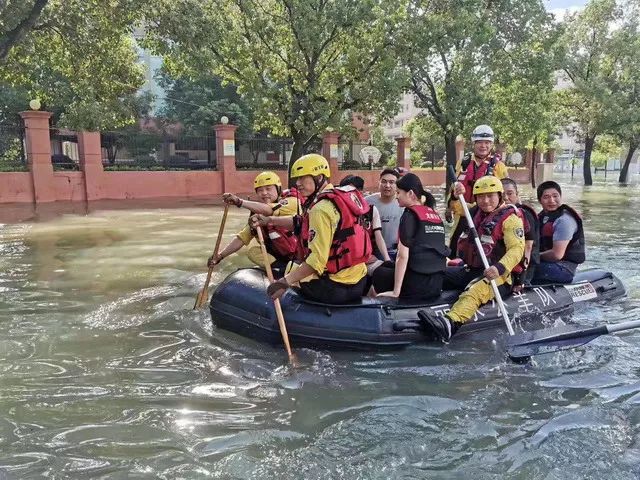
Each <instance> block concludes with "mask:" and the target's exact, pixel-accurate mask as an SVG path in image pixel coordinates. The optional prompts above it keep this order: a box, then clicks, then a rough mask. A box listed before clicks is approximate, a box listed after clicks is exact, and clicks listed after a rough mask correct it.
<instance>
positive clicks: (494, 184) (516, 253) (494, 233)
mask: <svg viewBox="0 0 640 480" xmlns="http://www.w3.org/2000/svg"><path fill="white" fill-rule="evenodd" d="M465 190H466V187H465V185H464V184H462V183H460V182H456V183H455V184H454V193H455V195H464V194H465V193H466V191H465ZM473 194H474V197H475V201H476V204H477V206H476V207H474V208H472V209H471V214H472V218H473V224H474V226H475V228H476V230H477V232H478V237H479V238H480V241H481V242H482V247H483V249H484V251H485V254H486V256H487V260H488V262H489V268H487V269H485V268H484V266H483V264H482V259H481V257H480V255H479V254H478V251H477V248H476V245H475V242H474V240H473V239H472V238H471V236H470V234H469V232H470V231H469V228H465V230H464V231H463V232H462V234H461V235H460V239H459V240H458V256H460V257H461V258H462V259H463V260H464V262H465V263H466V266H463V267H447V270H446V272H445V288H451V287H453V288H455V287H458V288H464V287H465V285H467V284H468V283H469V282H470V281H472V280H474V279H475V278H476V277H478V276H481V279H480V280H479V281H477V282H475V283H473V284H472V285H471V286H470V287H469V288H468V289H467V290H465V291H464V292H463V293H462V294H461V295H460V297H459V298H458V300H457V301H456V302H455V303H454V304H453V306H452V307H451V310H450V311H449V312H447V313H446V314H445V315H444V316H443V317H442V316H438V315H436V314H435V312H433V311H431V310H420V311H419V312H418V317H419V318H420V320H421V323H422V325H423V327H424V328H425V330H427V331H428V332H430V333H431V334H432V335H433V336H435V337H436V338H438V339H440V340H442V341H444V342H448V341H449V340H450V339H451V336H452V335H453V334H454V333H455V332H456V331H457V330H458V328H460V326H461V325H463V324H464V323H466V322H468V321H469V320H470V319H471V318H472V317H473V316H474V315H475V313H476V312H477V311H478V309H479V308H480V307H481V306H482V305H483V304H485V303H487V302H488V301H489V300H492V299H493V298H494V294H493V289H492V287H491V284H490V281H491V280H495V281H496V284H497V285H498V288H499V289H500V293H501V294H502V295H506V294H508V293H510V291H511V281H512V280H511V271H512V270H513V269H514V268H515V267H516V266H517V265H518V264H519V263H520V262H521V261H522V257H523V256H524V224H523V223H522V216H521V215H522V214H521V213H520V211H519V210H518V209H517V208H516V207H514V206H513V205H507V204H506V203H505V202H504V198H503V188H502V183H501V182H500V180H499V179H498V178H497V177H494V176H492V175H489V176H484V177H482V178H480V179H478V180H477V181H476V182H475V183H474V185H473Z"/></svg>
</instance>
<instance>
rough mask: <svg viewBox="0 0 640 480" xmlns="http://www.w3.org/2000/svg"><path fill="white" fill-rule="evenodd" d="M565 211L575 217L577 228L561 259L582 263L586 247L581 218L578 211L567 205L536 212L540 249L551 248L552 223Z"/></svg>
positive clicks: (584, 258) (542, 250)
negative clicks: (549, 210) (538, 221)
mask: <svg viewBox="0 0 640 480" xmlns="http://www.w3.org/2000/svg"><path fill="white" fill-rule="evenodd" d="M565 212H567V213H568V214H569V215H571V216H572V217H573V218H574V219H575V221H576V223H577V224H578V230H577V231H576V233H574V234H573V237H572V238H571V240H570V241H569V245H567V249H566V250H565V252H564V256H563V257H562V259H561V260H564V261H567V262H573V263H578V264H580V263H584V261H585V260H586V248H585V241H584V228H583V226H582V218H581V217H580V215H579V214H578V212H576V211H575V210H574V209H573V208H571V207H570V206H569V205H565V204H562V205H560V207H559V208H558V209H557V210H554V211H553V212H545V211H544V210H543V211H542V212H540V213H539V214H538V220H540V251H541V252H544V251H546V250H551V249H552V248H553V224H554V222H555V221H556V220H557V219H558V218H560V217H561V216H562V214H563V213H565Z"/></svg>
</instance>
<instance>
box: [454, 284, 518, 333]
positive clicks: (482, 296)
mask: <svg viewBox="0 0 640 480" xmlns="http://www.w3.org/2000/svg"><path fill="white" fill-rule="evenodd" d="M504 283H508V284H511V274H506V275H504V276H501V277H498V278H496V285H497V286H498V287H499V286H500V285H503V284H504ZM494 298H495V295H494V293H493V288H491V284H490V283H489V281H488V280H487V279H485V278H484V277H483V278H482V280H479V281H477V282H476V283H474V284H473V285H472V286H471V287H469V289H467V290H465V291H464V292H462V294H461V295H460V297H459V298H458V300H457V301H456V303H454V304H453V306H452V307H451V310H449V312H448V313H447V316H448V317H449V318H450V319H451V320H452V321H453V322H456V323H466V322H468V321H469V320H470V319H472V318H473V316H474V315H475V314H476V312H477V311H478V309H479V308H480V307H481V306H482V305H484V304H485V303H487V302H488V301H489V300H493V299H494Z"/></svg>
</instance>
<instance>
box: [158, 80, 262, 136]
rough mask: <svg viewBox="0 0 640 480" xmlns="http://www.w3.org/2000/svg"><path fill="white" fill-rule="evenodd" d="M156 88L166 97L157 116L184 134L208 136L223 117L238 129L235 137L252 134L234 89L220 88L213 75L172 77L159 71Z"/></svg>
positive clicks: (248, 117) (247, 112)
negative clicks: (159, 87) (176, 126)
mask: <svg viewBox="0 0 640 480" xmlns="http://www.w3.org/2000/svg"><path fill="white" fill-rule="evenodd" d="M159 84H160V86H161V87H162V88H163V89H164V90H165V92H166V97H167V98H166V101H165V105H164V106H163V107H162V109H161V110H160V112H159V116H161V117H163V118H164V119H166V121H168V122H171V123H180V124H181V125H182V126H183V127H184V128H185V131H186V133H188V134H191V135H210V134H211V131H212V130H211V128H212V127H213V125H215V124H218V123H220V118H221V117H222V116H227V117H228V118H229V121H230V122H231V123H232V124H233V125H237V126H238V131H237V135H238V136H247V135H249V134H250V133H251V132H252V131H253V130H252V123H253V116H252V113H251V111H250V110H249V108H248V107H247V104H246V102H245V101H244V100H243V99H242V98H241V97H240V95H238V93H237V91H236V88H235V87H234V86H233V85H226V86H223V85H222V80H221V79H220V78H218V77H216V76H213V75H207V76H197V77H193V78H192V77H173V76H171V75H170V74H169V73H168V72H167V70H166V69H162V70H161V72H160V75H159Z"/></svg>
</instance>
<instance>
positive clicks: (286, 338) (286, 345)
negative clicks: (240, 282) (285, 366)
mask: <svg viewBox="0 0 640 480" xmlns="http://www.w3.org/2000/svg"><path fill="white" fill-rule="evenodd" d="M256 230H257V232H258V242H259V243H260V250H261V251H262V258H263V259H264V269H265V270H266V271H267V278H268V279H269V282H273V272H272V271H271V264H270V263H269V257H268V254H267V248H266V247H265V246H264V235H263V234H262V228H261V227H258V228H257V229H256ZM273 305H274V307H275V309H276V317H277V318H278V325H279V326H280V334H281V335H282V341H283V342H284V348H285V349H286V350H287V355H289V361H290V362H292V363H293V362H294V356H293V353H292V352H291V345H290V344H289V334H288V333H287V325H286V324H285V323H284V314H283V313H282V305H280V299H279V298H276V299H275V300H274V301H273Z"/></svg>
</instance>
